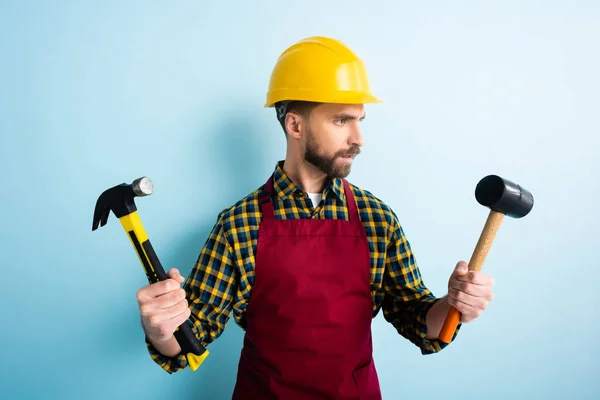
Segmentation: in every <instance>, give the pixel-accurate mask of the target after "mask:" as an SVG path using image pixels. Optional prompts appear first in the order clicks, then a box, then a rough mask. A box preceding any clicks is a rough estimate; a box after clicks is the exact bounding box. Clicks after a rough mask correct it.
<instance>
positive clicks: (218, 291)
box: [145, 213, 237, 374]
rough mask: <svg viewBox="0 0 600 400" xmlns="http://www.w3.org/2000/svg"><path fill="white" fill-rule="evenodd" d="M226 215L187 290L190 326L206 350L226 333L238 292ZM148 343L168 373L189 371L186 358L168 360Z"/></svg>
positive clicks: (211, 236) (215, 229)
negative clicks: (224, 224) (224, 223)
mask: <svg viewBox="0 0 600 400" xmlns="http://www.w3.org/2000/svg"><path fill="white" fill-rule="evenodd" d="M222 214H223V213H221V214H219V218H218V221H217V223H216V224H215V226H214V227H213V229H212V231H211V233H210V234H209V237H208V239H207V240H206V243H205V245H204V247H203V248H202V250H201V252H200V255H199V257H198V260H197V262H196V264H195V265H194V268H193V269H192V271H191V272H190V274H189V276H188V277H187V279H186V281H185V283H184V286H183V288H184V289H185V291H186V293H187V294H186V297H187V300H188V303H189V307H190V309H191V315H190V318H189V319H188V321H187V322H186V323H187V324H188V325H190V327H191V328H192V332H193V333H194V335H195V336H196V338H198V339H199V340H200V342H201V343H202V345H203V346H204V347H206V346H207V345H208V344H210V343H212V342H213V341H214V340H215V339H217V338H218V337H219V336H220V335H221V334H222V333H223V330H224V329H225V325H226V324H227V321H228V320H229V317H230V315H231V310H232V304H233V299H234V296H235V293H236V290H237V278H236V273H235V260H234V253H233V249H232V246H231V244H230V243H229V241H228V240H227V237H226V235H225V232H224V231H223V224H222V219H221V216H222ZM145 340H146V347H147V349H148V351H149V353H150V356H151V358H152V359H153V360H154V362H156V363H157V364H158V365H160V366H161V367H162V369H164V370H165V371H167V372H168V373H170V374H172V373H174V372H177V371H179V370H182V369H184V368H186V367H187V364H188V363H187V360H186V358H185V355H183V354H180V355H178V356H176V357H167V356H164V355H162V354H161V353H159V352H158V351H157V350H156V348H155V347H154V346H153V345H152V344H151V343H150V342H149V341H148V338H147V337H146V339H145Z"/></svg>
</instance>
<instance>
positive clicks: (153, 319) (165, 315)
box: [136, 268, 191, 342]
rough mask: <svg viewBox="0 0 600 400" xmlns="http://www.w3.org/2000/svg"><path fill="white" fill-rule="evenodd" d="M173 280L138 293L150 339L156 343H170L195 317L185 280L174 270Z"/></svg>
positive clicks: (159, 283)
mask: <svg viewBox="0 0 600 400" xmlns="http://www.w3.org/2000/svg"><path fill="white" fill-rule="evenodd" d="M167 275H168V276H169V279H166V280H164V281H160V282H156V283H152V284H149V285H146V286H144V287H143V288H141V289H140V290H138V292H137V295H136V297H137V301H138V305H139V307H140V314H141V316H142V325H143V327H144V331H145V332H146V336H148V339H150V340H151V341H152V342H166V341H169V340H171V338H173V333H174V332H175V330H176V329H177V327H179V325H181V324H182V323H184V322H185V321H186V320H187V319H188V318H189V317H190V314H191V311H190V308H189V306H188V302H187V299H186V298H185V290H184V289H182V288H181V286H180V285H181V283H182V282H183V281H184V278H183V277H182V276H181V275H180V274H179V271H178V270H177V269H175V268H172V269H170V270H169V272H167Z"/></svg>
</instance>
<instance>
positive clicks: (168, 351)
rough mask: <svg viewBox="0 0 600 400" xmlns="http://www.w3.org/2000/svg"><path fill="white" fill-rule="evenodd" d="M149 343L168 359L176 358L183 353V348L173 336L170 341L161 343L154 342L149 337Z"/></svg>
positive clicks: (158, 341)
mask: <svg viewBox="0 0 600 400" xmlns="http://www.w3.org/2000/svg"><path fill="white" fill-rule="evenodd" d="M146 337H147V338H148V341H149V342H150V343H151V344H152V345H153V346H154V348H155V349H156V350H157V351H158V352H159V353H160V354H162V355H163V356H166V357H176V356H178V355H179V353H181V346H179V343H177V339H175V336H171V338H170V339H169V340H166V341H160V340H154V339H152V338H151V337H148V336H146Z"/></svg>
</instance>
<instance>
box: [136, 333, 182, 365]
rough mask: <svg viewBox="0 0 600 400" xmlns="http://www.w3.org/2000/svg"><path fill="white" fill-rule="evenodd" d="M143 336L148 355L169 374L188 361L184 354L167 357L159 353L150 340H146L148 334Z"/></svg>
mask: <svg viewBox="0 0 600 400" xmlns="http://www.w3.org/2000/svg"><path fill="white" fill-rule="evenodd" d="M144 336H145V341H146V348H147V349H148V353H150V357H151V358H152V360H154V362H155V363H157V364H158V365H159V366H160V367H161V368H162V369H163V370H165V371H167V372H168V373H169V374H172V373H174V372H177V371H180V370H182V369H184V368H185V367H187V365H188V362H187V359H186V358H185V354H180V355H178V356H177V357H167V356H165V355H164V354H161V353H160V352H159V351H158V350H156V348H155V347H154V346H153V345H152V343H150V340H148V336H146V335H144Z"/></svg>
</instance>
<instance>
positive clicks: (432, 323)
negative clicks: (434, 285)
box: [426, 296, 450, 339]
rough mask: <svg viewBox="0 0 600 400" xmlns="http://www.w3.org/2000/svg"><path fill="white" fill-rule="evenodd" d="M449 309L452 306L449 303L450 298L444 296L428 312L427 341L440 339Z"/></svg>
mask: <svg viewBox="0 0 600 400" xmlns="http://www.w3.org/2000/svg"><path fill="white" fill-rule="evenodd" d="M449 309H450V304H449V303H448V296H444V297H442V298H441V299H440V300H438V301H436V302H435V303H434V304H433V305H432V306H431V308H430V309H429V311H427V318H426V324H427V339H437V338H438V336H439V334H440V331H441V330H442V326H443V325H444V321H445V320H446V315H447V314H448V310H449Z"/></svg>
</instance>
